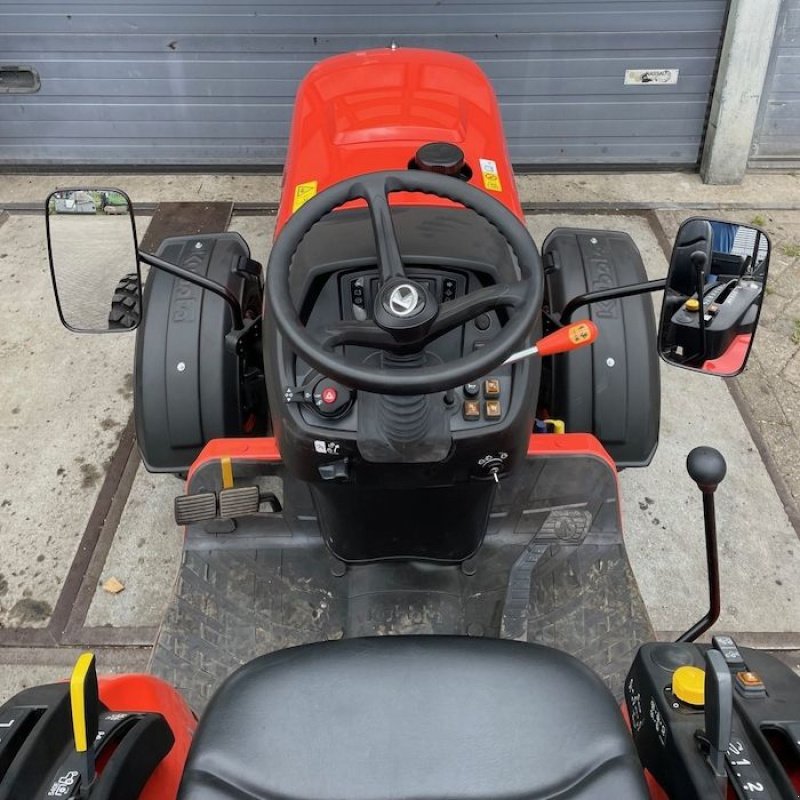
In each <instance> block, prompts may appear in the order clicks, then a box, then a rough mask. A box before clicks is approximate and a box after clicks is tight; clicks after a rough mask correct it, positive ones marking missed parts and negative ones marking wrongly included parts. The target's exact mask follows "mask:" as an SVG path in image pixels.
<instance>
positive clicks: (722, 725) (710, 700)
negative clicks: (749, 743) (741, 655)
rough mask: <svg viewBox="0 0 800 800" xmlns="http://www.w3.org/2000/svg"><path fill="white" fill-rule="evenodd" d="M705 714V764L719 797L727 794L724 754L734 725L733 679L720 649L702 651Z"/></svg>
mask: <svg viewBox="0 0 800 800" xmlns="http://www.w3.org/2000/svg"><path fill="white" fill-rule="evenodd" d="M705 660H706V679H705V716H706V731H705V734H706V739H707V740H708V748H709V749H708V756H707V759H706V760H707V761H708V765H709V766H710V767H711V770H712V772H713V773H714V777H715V778H716V779H717V785H718V786H719V788H720V797H727V796H728V793H727V792H728V776H727V772H726V770H725V753H726V752H727V751H728V746H729V745H730V742H731V731H732V726H733V681H732V679H731V671H730V669H729V668H728V663H727V661H725V657H724V656H723V655H722V653H720V652H719V650H716V649H714V648H713V647H712V648H709V649H708V650H706V652H705Z"/></svg>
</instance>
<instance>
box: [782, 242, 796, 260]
mask: <svg viewBox="0 0 800 800" xmlns="http://www.w3.org/2000/svg"><path fill="white" fill-rule="evenodd" d="M781 252H782V253H783V254H784V255H785V256H787V257H788V258H800V244H796V243H795V242H789V244H785V245H783V246H782V247H781Z"/></svg>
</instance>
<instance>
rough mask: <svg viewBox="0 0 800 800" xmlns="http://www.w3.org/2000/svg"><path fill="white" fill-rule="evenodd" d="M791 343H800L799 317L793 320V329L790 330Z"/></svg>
mask: <svg viewBox="0 0 800 800" xmlns="http://www.w3.org/2000/svg"><path fill="white" fill-rule="evenodd" d="M792 344H800V319H796V320H794V330H793V331H792Z"/></svg>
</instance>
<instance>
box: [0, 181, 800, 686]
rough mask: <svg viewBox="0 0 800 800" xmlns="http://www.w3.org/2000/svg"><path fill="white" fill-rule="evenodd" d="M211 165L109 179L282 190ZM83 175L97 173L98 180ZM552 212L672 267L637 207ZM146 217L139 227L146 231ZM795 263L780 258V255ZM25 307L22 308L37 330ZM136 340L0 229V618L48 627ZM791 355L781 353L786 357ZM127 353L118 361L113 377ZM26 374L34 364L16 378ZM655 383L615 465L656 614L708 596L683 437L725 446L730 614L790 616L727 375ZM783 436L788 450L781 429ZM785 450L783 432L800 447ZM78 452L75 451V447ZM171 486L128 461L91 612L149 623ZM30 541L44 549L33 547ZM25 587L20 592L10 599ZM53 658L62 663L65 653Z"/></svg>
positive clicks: (102, 621)
mask: <svg viewBox="0 0 800 800" xmlns="http://www.w3.org/2000/svg"><path fill="white" fill-rule="evenodd" d="M10 177H11V184H9V182H8V181H5V180H4V183H3V186H2V187H1V188H0V206H2V202H3V201H4V200H5V201H13V202H20V201H23V200H25V199H26V197H29V196H30V197H35V198H36V199H37V200H39V199H41V198H42V197H43V196H44V195H45V194H46V193H47V191H49V189H50V188H52V187H53V186H54V185H55V183H56V181H54V179H53V178H48V177H47V176H34V177H29V176H10ZM206 178H208V176H141V175H140V176H131V177H130V179H129V178H128V177H125V176H119V177H118V178H117V179H116V180H115V182H116V183H117V185H120V186H121V187H122V188H130V189H131V193H132V195H133V198H134V201H137V200H140V201H141V200H152V201H157V200H159V199H171V200H173V199H175V200H178V199H187V200H188V199H226V198H230V199H234V200H238V201H257V202H274V201H275V200H276V199H277V186H278V179H277V178H275V177H274V176H273V177H269V176H211V178H210V179H209V181H210V182H209V183H208V184H206V183H205V180H206ZM595 178H597V180H596V181H595ZM662 178H663V179H662ZM48 181H49V183H48ZM57 182H58V183H61V184H62V185H63V184H64V183H66V181H64V180H59V181H57ZM69 182H71V183H76V182H78V183H85V182H87V181H85V180H83V179H75V180H74V181H73V180H70V181H69ZM94 182H95V183H97V184H100V183H103V184H106V183H108V178H107V177H104V178H96V179H95V181H94ZM590 183H591V186H590V185H589V184H590ZM748 184H749V185H748ZM748 184H746V185H745V186H744V187H743V188H742V189H741V190H740V191H739V193H736V192H737V190H736V189H734V190H732V189H730V188H728V189H726V193H727V196H728V197H733V198H734V200H731V202H744V201H747V200H748V198H749V199H750V200H752V198H754V197H756V196H757V195H760V197H761V198H762V199H763V197H766V196H769V197H770V198H773V200H772V202H773V203H775V204H778V203H781V202H784V201H787V202H788V198H789V192H790V190H791V191H794V192H795V196H796V192H797V188H798V180H797V178H796V177H795V176H785V177H784V178H782V179H781V182H780V183H779V184H776V183H775V182H774V181H773V180H771V179H770V180H766V179H762V178H760V177H758V176H754V177H753V179H752V180H751V179H750V178H748ZM520 185H521V186H522V187H523V190H524V195H525V199H526V200H528V201H531V202H554V203H555V202H561V203H568V202H586V201H587V200H591V199H593V198H596V197H597V198H600V197H601V195H603V194H604V193H605V196H604V197H603V202H604V203H605V202H608V201H610V202H615V201H616V200H620V202H629V201H631V200H635V199H636V198H643V197H644V196H645V195H648V196H649V197H651V198H652V197H657V198H661V202H664V203H671V202H679V201H680V200H681V199H686V197H701V198H707V202H719V201H720V200H721V199H722V198H723V195H721V194H719V193H718V191H719V190H718V189H716V188H715V187H706V188H702V184H700V183H699V180H697V179H696V176H688V175H687V176H671V178H669V179H667V178H666V177H664V176H650V175H648V176H647V177H646V180H645V179H643V177H642V176H641V175H636V176H592V178H591V181H587V180H586V179H584V178H580V177H577V176H563V175H562V176H525V177H524V178H522V179H521V180H520ZM776 186H778V189H776V188H775V187H776ZM698 191H700V192H701V194H700V195H697V194H696V192H698ZM732 191H733V192H734V194H733V195H731V194H730V192H732ZM715 192H717V194H715ZM784 192H785V194H782V193H784ZM692 193H695V194H694V195H693V194H692ZM684 195H685V196H686V197H683V196H684ZM9 198H13V200H9ZM623 198H624V200H623ZM735 198H740V199H738V200H737V199H735ZM741 198H744V200H742V199H741ZM753 204H754V205H757V203H753ZM561 225H580V226H590V227H598V228H616V229H622V230H627V231H628V232H630V233H631V234H632V236H633V237H634V239H635V240H636V241H637V243H638V244H639V246H640V248H641V250H642V252H643V256H644V260H645V264H646V266H647V269H648V272H649V273H650V275H651V277H658V276H663V275H664V274H665V272H666V260H665V259H664V256H663V253H662V251H661V249H660V247H659V246H658V242H657V240H656V238H655V236H654V235H653V233H652V231H651V229H650V228H649V226H648V224H647V222H646V220H645V219H643V218H641V217H636V216H627V217H626V216H608V215H590V214H581V215H564V214H551V215H535V216H533V217H531V218H530V226H531V229H532V231H533V233H534V235H535V238H536V240H537V243H539V244H540V243H541V242H542V241H543V239H544V237H545V235H546V233H547V232H549V230H550V229H552V228H553V227H556V226H561ZM273 226H274V217H234V219H233V220H232V224H231V230H239V231H240V232H241V233H242V234H243V235H244V236H245V238H246V239H247V240H248V241H249V242H250V245H251V249H252V252H253V256H254V258H256V259H257V260H259V261H261V262H262V263H265V264H266V260H267V255H268V249H269V242H270V240H271V236H272V229H273ZM143 229H144V226H143V225H141V224H140V232H141V231H142V230H143ZM3 254H5V256H4V255H3ZM9 259H11V260H10V261H9ZM32 265H33V266H32ZM36 265H38V266H36ZM789 266H790V265H789V264H788V262H787V264H786V265H784V269H788V268H789ZM773 268H775V267H773ZM22 276H24V285H23V280H22ZM777 316H779V315H778V314H776V317H777ZM18 320H24V321H25V322H29V321H31V320H33V321H34V322H35V328H34V327H33V325H30V326H29V325H26V324H25V323H22V324H20V323H18ZM33 330H35V336H34V335H32V331H33ZM132 346H133V341H132V337H99V338H96V339H93V340H92V341H91V342H87V341H86V339H85V338H82V337H76V336H73V335H71V334H68V333H67V332H66V331H63V329H62V328H61V327H60V325H59V324H58V321H57V317H56V314H55V308H54V304H53V303H52V299H51V296H50V287H49V284H48V280H47V272H46V255H45V249H44V242H43V234H42V223H41V219H40V218H38V217H28V216H12V217H10V218H9V219H8V221H7V222H6V224H5V225H3V226H2V227H0V357H2V358H3V365H4V370H3V371H2V373H0V390H2V392H3V398H4V401H6V398H10V402H4V403H3V404H2V407H0V456H1V457H2V458H1V459H0V469H2V470H3V473H4V475H6V474H7V475H9V476H10V478H8V479H6V481H5V492H3V493H2V494H0V501H2V500H3V499H7V500H10V501H11V504H10V505H4V506H2V507H0V546H1V547H2V550H3V554H4V556H3V560H2V565H1V566H0V572H2V573H3V577H2V578H1V579H0V625H3V624H5V625H20V624H32V625H43V624H45V623H46V620H47V619H48V617H49V613H50V608H48V605H49V606H50V607H52V604H53V603H54V601H55V598H56V597H57V593H58V589H59V587H60V583H61V581H62V580H63V575H64V573H65V572H66V569H67V568H68V566H69V563H70V561H71V558H72V556H73V554H74V551H75V547H76V545H77V541H78V539H79V538H80V535H81V533H82V530H83V526H84V525H85V521H86V517H87V516H88V513H89V511H90V509H91V507H92V505H93V503H94V500H95V498H96V494H97V490H98V484H99V483H100V482H101V481H102V474H103V465H104V462H105V460H106V459H107V458H108V456H109V454H110V452H112V450H113V448H114V446H115V443H116V439H117V436H118V431H119V430H120V427H121V426H122V425H123V424H124V422H125V420H126V419H127V416H128V414H129V412H130V377H126V376H129V374H130V367H129V366H127V365H130V364H132ZM54 354H55V355H54ZM791 356H792V354H791V353H787V361H786V364H787V365H788V362H789V360H790V358H791ZM87 364H89V365H90V366H89V367H87ZM120 364H124V365H126V366H125V368H124V370H123V371H122V373H121V374H120V367H119V365H120ZM87 375H89V377H88V378H87ZM20 376H31V377H30V378H28V379H26V380H25V381H23V380H22V379H21V378H20ZM765 379H771V375H767V376H766V378H765ZM662 380H663V385H664V406H663V409H664V410H663V421H662V444H661V448H660V450H659V453H658V454H657V456H656V459H655V460H654V462H653V464H652V465H651V467H649V468H648V469H646V470H639V471H632V470H629V471H627V472H625V473H623V474H622V476H621V486H622V492H623V509H624V513H625V519H626V530H627V541H628V546H629V549H630V552H631V559H632V562H633V566H634V570H635V572H636V575H637V578H638V580H639V583H640V585H641V588H642V593H643V596H644V599H645V602H646V603H647V605H648V608H649V609H650V611H651V614H652V616H653V621H654V623H655V625H656V627H657V629H660V630H676V629H683V628H684V627H686V626H688V625H689V624H690V622H692V621H693V620H694V619H695V618H696V617H697V616H698V615H699V613H701V611H702V610H703V602H704V597H703V592H704V558H703V555H702V521H701V513H700V500H699V495H698V493H697V492H696V490H695V489H694V488H693V486H692V484H691V482H690V481H689V479H688V477H687V476H686V475H685V471H684V468H683V462H684V459H685V455H686V453H688V451H689V450H690V449H691V447H693V446H695V445H696V444H699V443H710V444H714V445H716V446H719V447H720V449H722V450H723V452H724V453H725V454H726V456H727V457H728V461H729V478H728V479H727V481H726V482H725V484H723V486H722V487H721V489H720V493H719V498H720V501H719V505H720V509H719V518H720V540H721V543H722V551H723V552H722V557H723V593H724V597H725V601H724V614H725V619H724V621H723V624H724V625H725V626H726V627H727V628H728V629H729V630H732V631H734V632H738V631H794V632H797V631H800V627H798V624H799V623H800V619H798V612H797V610H795V609H793V608H792V603H793V600H794V597H793V589H794V588H795V587H796V586H798V585H800V582H798V578H799V577H800V569H799V568H798V557H797V555H795V554H796V553H797V539H796V536H795V535H794V532H793V530H792V529H791V527H790V526H789V524H788V520H787V518H786V514H785V513H784V512H783V508H782V506H781V503H780V500H779V499H778V498H777V495H776V494H775V491H774V489H773V488H772V485H771V483H770V481H769V478H768V476H767V475H766V471H765V470H764V467H763V464H762V463H761V461H760V458H759V457H758V454H757V452H756V451H755V448H754V446H753V443H752V441H751V440H750V438H749V435H748V434H747V432H746V430H745V429H744V427H743V426H742V424H741V421H740V419H739V415H738V411H737V409H736V407H735V405H733V403H732V401H731V398H730V396H729V394H728V392H727V390H725V387H724V385H723V384H722V383H721V382H720V381H716V380H714V379H709V378H703V377H701V376H695V375H692V374H690V373H688V372H685V371H681V370H676V369H669V368H665V369H664V370H663V371H662ZM31 387H33V388H31ZM754 391H759V389H758V387H755V388H754ZM59 403H60V405H59ZM14 409H18V410H17V411H16V412H15V411H14ZM797 418H800V417H797ZM775 424H776V425H777V424H778V423H777V422H776V423H775ZM785 447H786V449H787V458H789V457H790V455H791V451H792V444H791V442H789V443H785ZM796 452H797V450H796V446H794V454H795V457H796ZM32 454H35V458H34V457H33V455H32ZM79 458H82V459H84V460H83V461H81V462H79V461H78V460H77V459H79ZM6 464H8V468H6V466H5V465H6ZM59 468H62V469H63V473H61V472H59ZM84 482H85V483H87V486H86V487H84V486H83V484H84ZM176 490H177V491H179V490H180V485H179V484H177V482H176V481H175V479H174V478H172V477H170V476H149V475H147V474H146V473H144V472H143V471H142V470H140V471H139V473H138V474H137V477H136V481H135V483H134V487H133V490H132V492H131V496H130V500H129V503H128V507H127V508H126V510H125V512H124V514H123V518H122V520H121V523H120V528H119V531H118V534H117V538H116V540H115V542H114V544H113V546H112V549H111V552H110V553H109V557H108V559H107V562H106V569H105V570H104V571H103V577H104V578H105V577H108V576H110V575H115V577H118V578H120V579H121V580H122V581H123V582H124V583H125V584H126V589H125V591H124V592H122V593H121V594H120V595H117V596H113V597H112V596H110V595H107V594H105V593H103V592H98V594H97V595H96V596H95V598H94V602H93V604H92V607H91V609H90V613H89V620H88V621H89V624H92V625H106V624H110V625H113V626H119V625H148V624H156V623H157V621H158V619H159V618H160V614H161V610H163V607H164V606H165V604H166V601H167V598H168V596H169V592H170V591H171V589H172V576H173V575H174V570H175V569H177V559H178V558H179V552H180V549H179V548H180V531H179V530H178V529H177V528H176V527H175V526H174V525H173V524H172V520H171V504H172V498H173V497H174V495H175V493H176ZM59 492H60V493H59ZM728 493H729V494H728ZM43 498H44V499H43ZM12 512H13V514H12ZM26 517H27V518H28V519H26ZM54 519H55V520H57V523H56V529H55V530H53V520H54ZM656 520H657V521H656ZM59 526H60V527H59ZM142 540H144V544H141V545H140V544H139V543H140V542H141V541H142ZM7 554H8V555H7ZM40 555H43V556H44V558H43V560H42V561H37V558H38V556H40ZM15 573H16V574H15ZM37 573H38V574H37ZM22 600H26V601H31V602H27V603H22V605H18V604H19V603H20V601H22ZM36 601H40V603H42V604H43V605H40V604H39V603H37V602H36ZM15 608H16V611H15V612H14V613H13V614H12V613H11V612H12V609H15ZM0 660H2V654H0ZM29 666H30V665H27V666H26V665H24V664H22V662H19V665H18V666H17V667H15V668H13V669H12V668H9V669H10V670H11V672H7V669H6V667H5V666H3V667H0V673H1V674H3V675H4V680H6V681H8V680H27V678H26V677H25V674H26V673H27V675H28V676H30V677H32V676H33V675H34V674H36V675H39V673H38V672H35V671H33V670H31V669H29ZM14 669H16V670H17V671H18V672H17V673H14ZM42 669H44V667H42ZM57 670H58V671H59V672H60V675H63V672H61V671H60V670H61V668H60V667H58V668H57ZM7 674H10V675H12V677H11V679H9V678H7V677H5V676H6V675H7ZM14 674H17V677H16V678H14V677H13V675H14ZM41 674H42V676H44V675H45V673H44V672H42V673H41ZM48 674H49V673H48ZM42 679H49V678H47V677H43V678H42ZM37 680H38V678H37ZM7 686H9V687H10V686H11V684H5V683H4V684H0V697H3V696H7V695H8V694H10V693H11V691H12V689H11V688H6V687H7Z"/></svg>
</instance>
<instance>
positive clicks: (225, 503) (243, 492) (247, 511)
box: [219, 486, 261, 519]
mask: <svg viewBox="0 0 800 800" xmlns="http://www.w3.org/2000/svg"><path fill="white" fill-rule="evenodd" d="M260 505H261V492H260V491H259V489H258V486H238V487H236V488H234V489H223V490H222V491H221V492H220V493H219V515H220V517H222V518H223V519H231V518H235V517H247V516H250V515H251V514H258V508H259V506H260Z"/></svg>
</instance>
